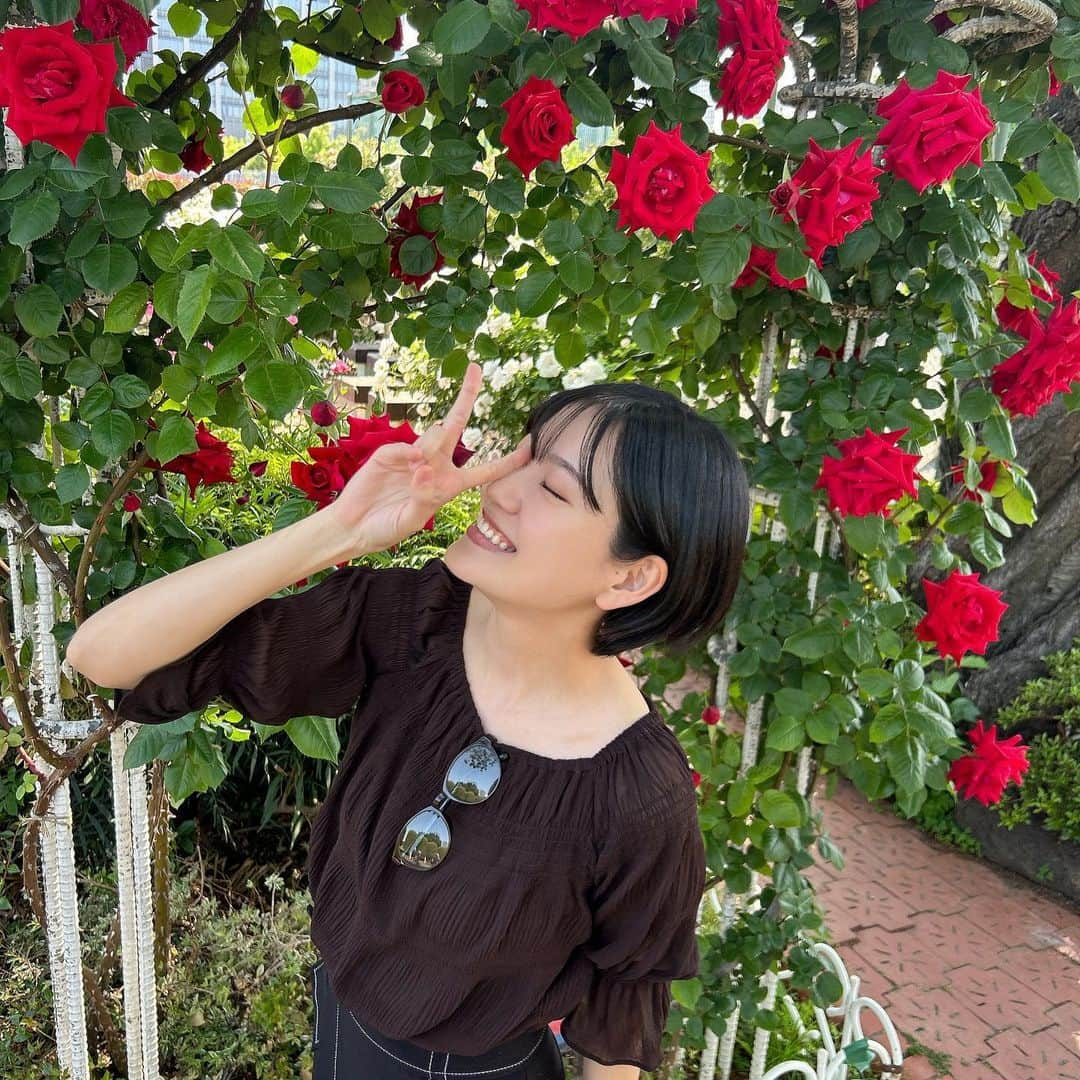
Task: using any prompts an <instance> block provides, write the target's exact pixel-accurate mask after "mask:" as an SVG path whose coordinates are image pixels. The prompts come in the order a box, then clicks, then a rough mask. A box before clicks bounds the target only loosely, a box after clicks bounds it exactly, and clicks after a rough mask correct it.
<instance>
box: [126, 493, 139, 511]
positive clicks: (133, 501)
mask: <svg viewBox="0 0 1080 1080" xmlns="http://www.w3.org/2000/svg"><path fill="white" fill-rule="evenodd" d="M123 505H124V509H125V510H126V511H127V512H128V513H129V514H134V513H135V511H136V510H138V509H139V507H140V506H142V499H140V498H139V496H138V495H136V494H135V492H134V491H129V492H128V493H127V494H126V495H125V496H124V504H123Z"/></svg>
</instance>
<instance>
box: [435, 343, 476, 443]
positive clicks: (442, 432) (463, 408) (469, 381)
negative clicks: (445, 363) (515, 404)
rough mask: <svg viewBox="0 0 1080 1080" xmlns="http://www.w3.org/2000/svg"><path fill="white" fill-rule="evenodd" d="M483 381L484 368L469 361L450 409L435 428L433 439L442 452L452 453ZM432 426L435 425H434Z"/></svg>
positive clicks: (470, 413)
mask: <svg viewBox="0 0 1080 1080" xmlns="http://www.w3.org/2000/svg"><path fill="white" fill-rule="evenodd" d="M483 382H484V369H483V368H482V367H481V366H480V365H479V364H477V363H475V362H473V363H470V364H469V366H468V367H467V368H466V369H465V375H464V376H463V378H462V380H461V389H460V390H459V391H458V396H457V397H456V398H455V399H454V404H453V405H451V406H450V411H449V412H448V413H447V414H446V417H445V418H444V419H443V420H442V421H441V422H440V423H439V426H438V427H437V428H436V431H437V432H438V438H437V439H435V440H434V441H435V442H436V445H437V446H438V447H439V449H440V450H442V451H443V452H444V453H446V454H451V453H453V450H454V447H455V446H457V444H458V440H459V439H460V438H461V436H462V434H463V433H464V431H465V428H466V427H468V424H469V417H470V416H472V411H473V405H474V404H475V403H476V399H477V397H478V396H479V394H480V387H481V386H482V385H483ZM432 426H433V427H435V425H432Z"/></svg>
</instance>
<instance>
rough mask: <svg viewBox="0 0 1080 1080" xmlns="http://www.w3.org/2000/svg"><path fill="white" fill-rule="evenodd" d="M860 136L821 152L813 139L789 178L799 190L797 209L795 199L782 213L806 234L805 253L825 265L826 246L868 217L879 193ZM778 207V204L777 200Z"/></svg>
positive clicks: (840, 238) (867, 154)
mask: <svg viewBox="0 0 1080 1080" xmlns="http://www.w3.org/2000/svg"><path fill="white" fill-rule="evenodd" d="M861 145H862V139H853V140H852V141H851V142H850V143H848V145H847V146H843V147H840V148H839V149H836V150H823V149H822V148H821V147H820V146H818V144H817V143H816V142H814V140H813V139H810V140H809V149H808V150H807V152H806V157H805V158H803V162H802V164H801V165H800V166H799V168H798V169H797V170H796V172H795V174H794V176H792V178H791V180H790V181H789V183H790V185H791V186H792V187H794V188H795V189H796V190H797V191H798V193H799V198H798V202H797V210H796V211H795V212H794V213H793V212H792V208H791V200H790V199H788V207H787V209H786V210H785V212H784V216H785V217H786V218H788V219H789V220H795V221H797V223H798V226H799V228H800V229H801V230H802V234H803V236H805V237H806V241H807V245H808V246H807V249H806V254H807V255H809V256H810V258H811V259H813V260H814V262H815V263H817V264H818V266H820V265H821V257H822V255H823V254H824V252H825V249H826V248H827V247H831V246H832V245H833V244H839V243H840V242H841V241H842V240H843V239H844V237H845V236H847V235H848V234H849V233H851V232H854V231H855V230H856V229H857V228H858V227H859V226H860V225H862V224H863V223H864V222H866V221H869V220H870V216H871V214H870V204H871V203H873V201H874V200H875V199H876V198H877V197H878V195H879V194H880V193H879V192H878V186H877V184H876V183H875V182H874V177H876V176H878V175H879V174H880V173H881V171H882V170H881V169H879V168H878V167H877V166H876V165H875V164H874V163H873V162H872V161H871V160H870V153H869V151H868V152H867V153H865V154H859V147H860V146H861ZM774 205H775V203H774Z"/></svg>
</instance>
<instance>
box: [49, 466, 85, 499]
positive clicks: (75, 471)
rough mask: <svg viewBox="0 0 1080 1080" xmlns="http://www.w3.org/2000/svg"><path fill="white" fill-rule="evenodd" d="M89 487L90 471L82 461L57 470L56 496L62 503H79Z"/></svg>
mask: <svg viewBox="0 0 1080 1080" xmlns="http://www.w3.org/2000/svg"><path fill="white" fill-rule="evenodd" d="M89 487H90V470H89V469H87V467H86V466H85V465H84V464H83V463H82V462H81V461H75V462H72V463H71V464H70V465H61V466H60V468H59V469H57V470H56V494H57V497H58V498H59V499H60V501H61V502H62V503H71V502H76V501H78V500H79V499H81V498H82V497H83V494H84V493H85V492H86V490H87V488H89Z"/></svg>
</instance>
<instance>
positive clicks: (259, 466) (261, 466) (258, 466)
mask: <svg viewBox="0 0 1080 1080" xmlns="http://www.w3.org/2000/svg"><path fill="white" fill-rule="evenodd" d="M267 464H268V462H267V461H265V460H264V461H253V462H252V463H251V464H250V465H249V466H248V472H249V473H251V475H252V476H262V475H263V474H264V473H265V472H266V466H267Z"/></svg>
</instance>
